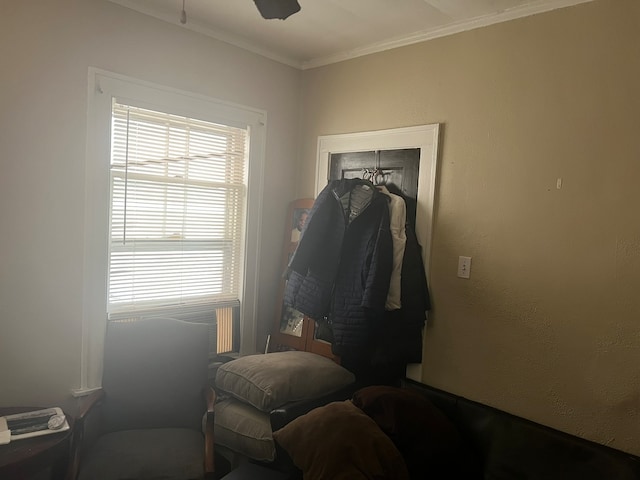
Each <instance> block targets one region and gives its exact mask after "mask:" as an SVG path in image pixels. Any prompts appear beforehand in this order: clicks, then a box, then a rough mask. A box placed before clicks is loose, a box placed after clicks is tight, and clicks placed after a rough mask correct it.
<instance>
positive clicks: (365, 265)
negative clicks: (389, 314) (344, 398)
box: [284, 179, 393, 356]
mask: <svg viewBox="0 0 640 480" xmlns="http://www.w3.org/2000/svg"><path fill="white" fill-rule="evenodd" d="M387 202H388V200H387V197H386V196H385V195H384V194H382V193H380V192H379V191H378V190H377V189H376V188H375V187H374V186H373V185H372V184H371V183H370V182H369V181H367V180H362V179H342V180H334V181H332V182H330V183H329V184H328V185H327V186H326V187H325V188H324V189H323V190H322V192H320V194H319V195H318V198H317V199H316V201H315V202H314V205H313V207H312V208H311V211H310V212H309V216H308V218H307V223H306V226H305V228H304V230H303V232H302V237H301V239H300V242H299V244H298V247H297V249H296V251H295V253H294V255H293V257H292V258H291V261H290V262H289V268H288V281H287V285H286V288H285V298H284V301H285V303H286V304H287V305H290V306H291V307H293V308H295V309H296V310H298V311H300V312H302V313H304V314H305V315H307V316H309V317H311V318H313V319H315V320H320V321H322V320H326V321H328V322H329V324H330V326H331V331H332V332H333V339H332V351H333V353H335V354H336V355H344V354H347V355H348V356H352V355H353V354H355V353H356V352H357V351H358V350H359V349H364V350H366V349H368V348H369V347H370V342H371V337H372V333H373V331H374V325H375V324H376V322H378V323H379V322H381V321H382V319H383V317H384V311H385V310H384V305H385V300H386V297H387V293H388V290H389V281H390V278H391V269H392V262H393V260H392V241H391V232H390V229H389V207H388V203H387Z"/></svg>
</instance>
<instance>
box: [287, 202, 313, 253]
mask: <svg viewBox="0 0 640 480" xmlns="http://www.w3.org/2000/svg"><path fill="white" fill-rule="evenodd" d="M309 210H310V209H309V208H294V209H293V214H292V217H291V243H296V244H297V243H298V242H299V241H300V237H301V236H302V231H303V230H304V226H305V224H306V222H307V217H308V216H309Z"/></svg>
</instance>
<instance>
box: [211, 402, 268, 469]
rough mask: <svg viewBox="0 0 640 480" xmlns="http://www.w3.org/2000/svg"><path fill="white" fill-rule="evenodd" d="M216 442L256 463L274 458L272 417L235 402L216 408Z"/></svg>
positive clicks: (222, 404) (221, 403)
mask: <svg viewBox="0 0 640 480" xmlns="http://www.w3.org/2000/svg"><path fill="white" fill-rule="evenodd" d="M214 438H215V439H216V445H223V446H225V447H227V448H230V449H231V450H233V451H234V452H237V453H241V454H242V455H245V456H247V457H249V458H252V459H254V460H262V461H272V460H273V459H274V458H275V446H274V443H273V436H272V433H271V423H270V422H269V414H268V413H265V412H261V411H260V410H257V409H256V408H254V407H252V406H251V405H247V404H246V403H242V402H239V401H238V400H235V399H232V398H229V399H226V400H223V401H221V402H219V403H217V404H216V415H215V428H214Z"/></svg>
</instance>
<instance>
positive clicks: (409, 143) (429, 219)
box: [316, 123, 440, 382]
mask: <svg viewBox="0 0 640 480" xmlns="http://www.w3.org/2000/svg"><path fill="white" fill-rule="evenodd" d="M439 131H440V125H439V124H437V123H434V124H431V125H418V126H415V127H405V128H394V129H389V130H374V131H368V132H358V133H346V134H339V135H323V136H319V137H318V156H317V160H316V196H317V195H318V194H319V193H320V191H321V190H322V189H323V188H324V187H325V186H326V185H327V182H328V180H329V158H330V156H331V154H332V153H345V152H362V151H370V150H399V149H403V148H419V149H420V171H419V173H418V199H417V208H416V236H417V237H418V242H419V243H420V245H421V246H422V260H423V262H424V268H425V272H426V275H427V280H429V279H430V274H429V272H430V270H429V265H430V259H431V240H432V232H433V209H434V200H435V189H436V170H437V164H438V138H439ZM407 377H409V378H411V379H413V380H416V381H419V382H420V381H422V364H411V365H409V366H408V367H407Z"/></svg>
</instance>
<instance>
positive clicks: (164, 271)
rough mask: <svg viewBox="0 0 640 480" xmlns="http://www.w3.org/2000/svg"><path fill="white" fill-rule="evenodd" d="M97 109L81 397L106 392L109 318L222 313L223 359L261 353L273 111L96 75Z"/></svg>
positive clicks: (89, 165) (201, 317) (91, 128)
mask: <svg viewBox="0 0 640 480" xmlns="http://www.w3.org/2000/svg"><path fill="white" fill-rule="evenodd" d="M87 100H88V108H87V155H86V163H85V172H86V179H85V181H86V194H85V227H84V271H83V278H84V282H83V286H84V290H83V292H82V295H83V311H82V318H83V320H82V352H81V364H80V365H81V369H80V380H79V382H78V383H79V385H78V388H77V389H76V390H75V391H74V394H76V395H83V394H85V393H87V392H89V391H91V390H92V389H94V388H96V387H99V386H100V383H101V378H102V357H103V340H104V332H105V324H106V322H107V321H108V320H109V319H113V320H115V319H120V318H122V319H125V318H131V317H140V316H146V315H170V316H173V317H177V318H183V319H188V320H192V321H207V322H209V321H211V318H212V317H213V315H214V313H213V312H214V310H215V312H216V313H215V315H216V317H217V322H218V328H217V330H216V332H214V334H213V335H212V337H213V338H211V340H212V343H211V345H212V350H216V347H215V345H216V343H214V342H216V340H217V345H218V347H217V350H218V351H228V350H230V349H233V350H234V351H239V352H240V353H241V354H250V353H255V352H256V329H257V327H256V323H257V317H258V316H257V298H258V274H257V272H258V265H259V253H260V216H261V202H260V198H261V195H262V176H263V170H264V148H265V139H266V112H264V111H262V110H259V109H254V108H251V107H246V106H242V105H237V104H233V103H229V102H224V101H220V100H216V99H214V98H210V97H207V96H204V95H199V94H194V93H191V92H186V91H182V90H177V89H175V88H169V87H165V86H162V85H158V84H155V83H151V82H147V81H142V80H137V79H134V78H130V77H126V76H123V75H119V74H115V73H111V72H107V71H104V70H99V69H96V68H93V67H90V68H89V82H88V92H87ZM216 334H217V335H218V338H217V339H216V338H215V337H216ZM220 337H223V338H220ZM231 337H233V339H234V341H235V343H236V344H235V345H234V344H233V343H231V342H229V341H228V339H229V338H231ZM238 339H239V340H238ZM238 341H239V345H238Z"/></svg>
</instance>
